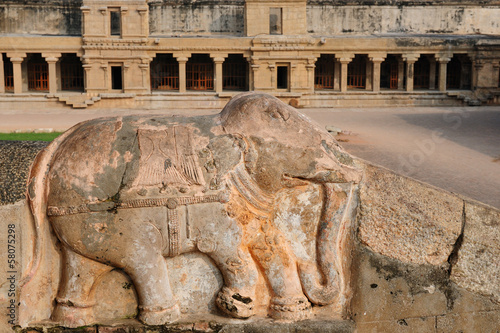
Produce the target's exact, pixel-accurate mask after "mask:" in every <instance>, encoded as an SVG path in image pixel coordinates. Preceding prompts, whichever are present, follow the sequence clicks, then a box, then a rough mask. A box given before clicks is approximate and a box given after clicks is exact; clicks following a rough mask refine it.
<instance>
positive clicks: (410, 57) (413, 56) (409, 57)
mask: <svg viewBox="0 0 500 333" xmlns="http://www.w3.org/2000/svg"><path fill="white" fill-rule="evenodd" d="M418 58H420V54H418V53H409V54H403V60H404V61H405V62H407V63H415V62H417V61H418Z"/></svg>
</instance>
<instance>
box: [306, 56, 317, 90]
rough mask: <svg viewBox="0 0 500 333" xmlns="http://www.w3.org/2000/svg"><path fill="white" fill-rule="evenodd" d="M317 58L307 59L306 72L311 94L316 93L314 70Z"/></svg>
mask: <svg viewBox="0 0 500 333" xmlns="http://www.w3.org/2000/svg"><path fill="white" fill-rule="evenodd" d="M316 60H317V58H309V59H307V64H306V71H307V86H308V90H309V92H310V93H312V94H313V93H314V69H315V68H316Z"/></svg>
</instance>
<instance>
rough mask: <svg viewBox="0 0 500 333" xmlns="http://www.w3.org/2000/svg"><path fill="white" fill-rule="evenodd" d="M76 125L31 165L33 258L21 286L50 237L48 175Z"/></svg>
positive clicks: (42, 151) (23, 276) (26, 279)
mask: <svg viewBox="0 0 500 333" xmlns="http://www.w3.org/2000/svg"><path fill="white" fill-rule="evenodd" d="M75 127H76V126H75ZM75 127H73V128H72V129H70V130H68V131H66V132H64V133H63V134H61V135H60V136H58V137H57V138H56V139H55V140H54V141H52V142H51V143H50V144H49V145H48V146H47V147H45V148H44V149H43V150H41V151H40V152H39V153H38V155H37V156H36V157H35V160H34V161H33V164H32V165H31V169H30V172H29V177H28V182H27V191H26V198H27V200H28V204H29V207H30V210H31V214H32V216H33V224H34V235H33V241H34V245H33V256H32V259H31V261H30V262H29V263H28V266H27V268H26V270H25V271H24V274H23V275H22V276H21V279H20V282H19V284H20V286H21V287H22V286H24V285H26V284H27V283H28V282H29V281H30V280H31V279H32V278H33V276H34V275H35V273H36V271H37V270H38V267H39V265H40V261H41V256H42V254H43V253H42V252H43V250H42V248H43V242H44V241H47V239H50V236H49V235H50V225H49V220H48V217H47V198H48V193H49V189H48V181H47V180H48V179H47V177H48V173H49V169H50V164H51V162H52V159H53V156H54V154H55V152H56V151H57V148H58V147H59V145H60V143H61V142H62V141H64V139H65V138H66V137H68V135H69V134H71V133H72V132H73V130H74V128H75Z"/></svg>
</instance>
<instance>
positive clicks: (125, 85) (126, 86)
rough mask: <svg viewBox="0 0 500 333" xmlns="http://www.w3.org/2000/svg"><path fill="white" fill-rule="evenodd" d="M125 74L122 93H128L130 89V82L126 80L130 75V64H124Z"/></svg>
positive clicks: (123, 75)
mask: <svg viewBox="0 0 500 333" xmlns="http://www.w3.org/2000/svg"><path fill="white" fill-rule="evenodd" d="M122 70H123V74H122V92H124V93H125V92H127V89H130V81H129V80H127V79H126V78H127V77H128V75H129V70H130V62H128V61H127V62H124V63H123V67H122Z"/></svg>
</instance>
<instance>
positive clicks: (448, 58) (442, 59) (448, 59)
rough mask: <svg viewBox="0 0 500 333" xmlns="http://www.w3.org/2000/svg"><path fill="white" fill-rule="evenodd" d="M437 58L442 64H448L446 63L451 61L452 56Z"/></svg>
mask: <svg viewBox="0 0 500 333" xmlns="http://www.w3.org/2000/svg"><path fill="white" fill-rule="evenodd" d="M436 60H437V61H438V62H439V63H440V64H446V63H448V62H450V60H451V57H448V56H436Z"/></svg>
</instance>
